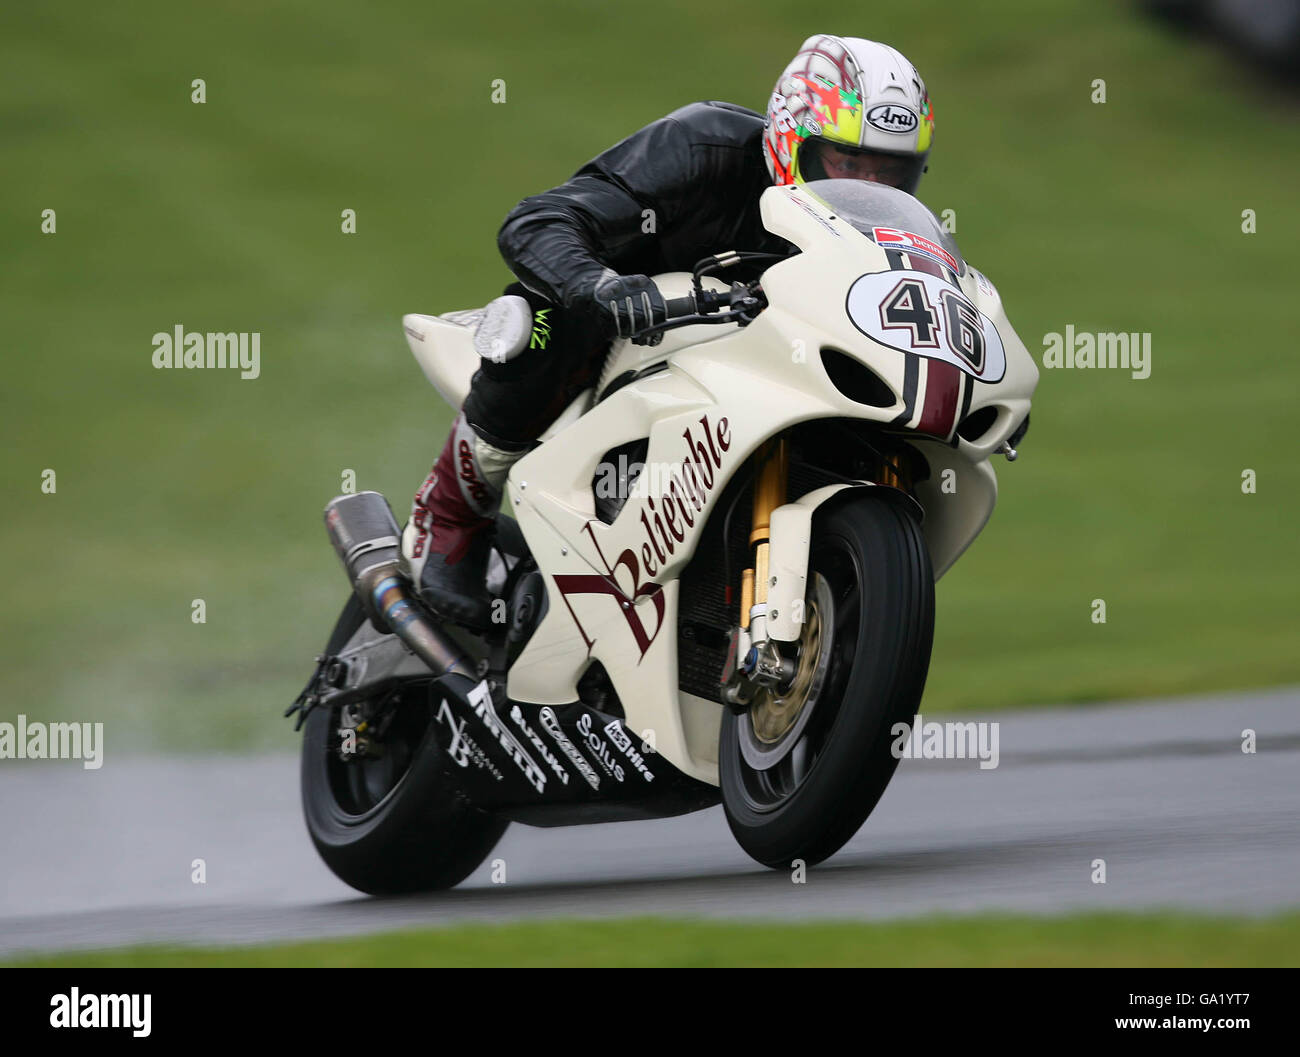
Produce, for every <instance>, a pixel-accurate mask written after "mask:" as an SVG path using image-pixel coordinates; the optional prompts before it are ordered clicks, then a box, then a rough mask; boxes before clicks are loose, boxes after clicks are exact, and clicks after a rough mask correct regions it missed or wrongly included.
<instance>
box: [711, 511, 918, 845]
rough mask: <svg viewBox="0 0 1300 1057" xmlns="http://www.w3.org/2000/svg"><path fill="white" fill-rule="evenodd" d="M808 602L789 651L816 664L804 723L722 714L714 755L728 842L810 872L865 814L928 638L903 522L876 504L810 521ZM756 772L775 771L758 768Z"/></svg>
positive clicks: (912, 547)
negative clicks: (813, 656)
mask: <svg viewBox="0 0 1300 1057" xmlns="http://www.w3.org/2000/svg"><path fill="white" fill-rule="evenodd" d="M809 588H810V591H809V598H808V600H807V603H806V606H807V609H806V611H805V625H804V628H805V638H804V640H803V641H802V642H801V647H800V648H801V650H802V651H805V652H806V651H808V650H810V649H812V650H817V651H818V652H819V653H820V654H821V655H822V656H821V662H820V664H819V667H818V673H817V676H816V678H813V679H809V680H806V681H805V684H804V685H805V686H806V687H811V688H812V689H810V690H809V691H808V697H807V699H806V701H805V703H804V704H803V705H802V709H803V710H810V714H806V715H805V714H804V713H803V711H800V712H799V713H798V716H797V718H796V719H793V720H792V719H790V718H789V713H790V711H791V710H790V708H789V705H788V702H787V701H785V700H779V699H778V700H777V701H776V705H777V706H780V707H773V708H769V709H767V710H766V711H765V712H764V711H755V705H754V704H751V706H750V709H749V710H747V711H745V712H743V713H740V714H736V713H733V712H731V711H730V710H728V711H727V712H725V713H724V715H723V719H722V730H721V737H720V742H719V760H718V764H719V776H720V781H721V786H722V802H723V807H724V810H725V812H726V816H727V822H728V824H729V825H730V827H731V832H732V834H733V835H734V836H735V838H736V840H737V842H739V844H740V846H741V847H742V848H744V850H745V851H746V852H747V853H748V854H749V855H750V856H751V857H752V858H754V859H756V860H757V861H758V862H760V863H763V864H764V865H765V866H770V867H773V868H785V867H788V866H789V865H790V864H791V863H792V862H793V861H794V860H796V859H800V860H802V861H803V862H804V863H805V864H806V865H808V866H812V865H814V864H815V863H818V862H821V861H822V860H824V859H826V858H828V857H829V856H831V855H833V854H834V853H835V852H837V851H838V850H839V849H840V848H841V847H842V846H843V845H844V843H845V842H846V841H848V840H849V838H850V837H852V836H853V835H854V834H855V833H856V832H857V831H858V829H859V828H860V827H861V826H862V823H863V822H865V821H866V819H867V816H868V815H870V814H871V811H872V810H873V809H874V808H875V806H876V803H877V801H879V799H880V797H881V795H882V794H883V793H884V791H885V787H886V786H887V785H888V784H889V780H890V778H892V777H893V774H894V770H895V768H896V767H897V766H898V758H897V757H896V756H895V755H894V753H893V752H892V751H891V749H892V745H893V743H894V741H895V740H896V739H895V736H894V735H893V733H892V729H893V727H894V725H895V724H897V723H906V724H908V725H910V724H911V721H912V717H913V716H915V714H916V710H917V707H918V706H919V704H920V701H921V692H922V690H923V689H924V687H925V677H926V673H927V671H928V669H929V664H930V648H931V644H932V641H933V637H934V573H933V569H932V567H931V564H930V556H929V552H928V551H927V549H926V546H925V540H924V537H923V536H922V535H921V529H920V526H919V525H918V524H917V522H916V520H915V518H914V517H913V516H912V514H911V512H910V511H909V510H908V509H906V508H905V507H904V505H903V504H901V503H899V502H895V501H892V500H891V499H889V498H885V497H876V496H867V497H864V498H860V499H856V500H853V501H850V502H847V503H843V504H841V505H838V506H834V507H832V508H831V509H829V510H824V511H818V513H817V514H816V515H815V518H814V522H813V537H812V547H811V551H810V555H809ZM810 633H812V634H815V639H814V641H811V642H810V641H809V638H808V636H809V634H810ZM826 634H830V635H831V641H830V646H829V650H826V645H825V642H824V636H825V635H826ZM801 659H802V658H801ZM759 705H760V709H761V708H762V704H761V702H760V703H759ZM773 716H777V717H780V719H781V722H780V723H779V724H777V726H776V727H774V726H773V722H772V717H773ZM745 724H748V725H749V726H748V729H746V728H745V726H744V725H745ZM782 725H784V727H785V732H784V733H783V734H782V733H781V727H782ZM774 731H775V733H774ZM782 738H784V739H787V741H788V743H787V744H785V745H782V744H781V739H782ZM769 758H770V759H778V760H779V762H776V763H773V764H770V765H767V766H764V765H765V764H766V762H767V759H769Z"/></svg>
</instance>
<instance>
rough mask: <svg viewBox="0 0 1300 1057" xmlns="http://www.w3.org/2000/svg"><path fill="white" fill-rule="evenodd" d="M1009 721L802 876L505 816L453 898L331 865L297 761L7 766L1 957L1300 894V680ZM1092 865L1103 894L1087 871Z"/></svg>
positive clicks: (1223, 907)
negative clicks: (548, 922) (993, 743)
mask: <svg viewBox="0 0 1300 1057" xmlns="http://www.w3.org/2000/svg"><path fill="white" fill-rule="evenodd" d="M957 718H961V719H970V718H979V717H968V716H962V717H957ZM994 718H998V719H999V720H1000V722H1001V730H1000V752H1001V759H1000V765H999V766H998V767H997V768H996V769H995V770H981V769H980V768H979V766H978V762H977V761H973V760H966V761H932V760H904V761H903V763H902V764H901V765H900V768H899V771H898V774H897V776H896V777H895V779H894V782H893V784H892V785H891V786H890V788H889V790H888V791H887V792H886V794H885V797H884V799H883V800H882V801H881V803H880V805H879V807H878V808H877V809H876V812H875V814H874V815H873V816H872V817H871V819H869V820H868V822H867V824H866V826H864V827H863V829H862V830H861V831H860V832H859V833H858V835H857V836H856V837H855V838H854V839H853V840H852V841H851V842H850V843H849V844H848V845H847V846H846V847H845V848H844V850H842V851H841V852H840V853H839V854H838V855H836V856H835V857H834V858H833V859H831V860H830V861H829V862H828V863H826V864H824V865H823V866H822V867H820V868H818V869H815V870H812V871H810V872H809V874H808V879H807V883H806V884H800V885H797V884H793V883H792V882H791V879H790V877H789V875H788V874H783V873H774V872H770V871H767V870H764V869H762V868H761V867H759V866H757V865H756V864H754V863H752V862H751V861H750V860H749V859H748V858H747V857H746V856H745V855H744V854H743V853H742V852H741V851H740V850H739V848H737V847H736V845H735V843H734V841H733V840H732V838H731V834H730V833H729V831H728V829H727V825H726V821H725V819H724V818H723V816H722V811H721V809H720V808H714V809H712V810H710V811H707V812H703V813H701V814H698V815H691V816H686V817H683V818H677V819H666V820H662V821H655V822H633V823H620V824H612V825H604V826H585V827H579V828H572V829H561V830H539V829H531V828H528V827H525V826H518V825H516V826H512V827H511V829H510V830H509V831H507V833H506V836H505V838H504V839H503V841H502V843H501V844H500V845H499V846H498V849H497V851H496V852H495V853H494V857H499V858H501V859H504V860H505V863H506V878H507V882H508V883H506V884H504V885H494V884H491V883H490V878H489V872H488V868H487V867H486V866H485V867H484V868H482V869H480V871H479V872H478V873H477V874H475V875H474V877H473V878H471V879H470V881H468V882H466V884H465V885H464V886H462V887H461V888H459V889H457V890H455V891H453V892H448V893H443V894H440V895H434V896H428V897H421V898H409V899H401V900H371V899H367V898H364V897H360V896H358V894H357V893H354V892H353V891H352V890H351V889H348V888H347V887H345V886H344V885H343V884H341V883H340V882H338V881H336V880H335V879H334V877H333V876H332V875H331V874H330V873H329V872H328V870H327V869H326V868H325V867H324V866H323V865H322V864H321V863H320V861H319V860H318V859H317V857H316V854H315V851H314V850H313V849H312V847H311V844H310V842H309V840H308V838H307V834H306V831H305V829H304V827H303V823H302V818H301V815H300V812H299V804H298V788H297V763H296V758H295V757H293V756H291V755H274V756H262V757H256V758H194V759H164V760H157V759H127V758H117V757H115V756H114V755H113V753H112V745H111V742H110V743H109V744H108V745H107V747H106V754H105V764H104V766H103V768H102V769H101V770H98V771H87V770H84V769H82V767H81V765H80V763H78V762H75V761H68V762H62V763H44V762H28V761H22V762H17V761H9V760H6V761H4V762H3V763H0V805H3V808H4V810H3V811H2V812H0V849H2V851H0V854H2V855H3V865H2V866H0V956H4V955H11V954H13V953H15V952H19V951H24V950H33V949H44V950H54V949H62V948H97V947H112V946H118V945H122V944H128V943H139V942H145V941H172V942H185V943H204V944H231V943H250V942H255V941H261V940H267V939H281V938H312V937H322V936H334V935H343V934H350V933H363V932H372V931H379V930H383V929H392V928H398V927H404V926H410V925H436V924H449V923H455V922H465V921H476V920H503V919H515V918H525V917H557V916H582V917H598V916H610V915H626V914H638V915H650V914H654V915H674V916H682V915H686V916H705V917H749V918H761V919H767V920H772V919H786V920H792V919H799V918H815V917H840V918H845V917H851V918H885V917H899V916H915V915H924V914H932V913H968V912H974V911H987V910H1016V911H1024V912H1032V913H1056V912H1063V911H1072V910H1098V909H1129V908H1144V909H1147V908H1158V907H1165V908H1184V909H1195V910H1201V911H1210V912H1223V913H1247V914H1255V913H1263V912H1267V911H1271V910H1276V909H1279V908H1283V907H1294V906H1300V688H1295V689H1288V690H1279V691H1267V692H1258V693H1244V694H1234V695H1216V696H1213V697H1204V698H1189V699H1183V700H1178V701H1172V700H1169V701H1163V702H1158V703H1137V704H1129V705H1120V706H1108V707H1100V706H1093V707H1088V708H1077V709H1057V710H1050V711H1049V710H1042V711H1035V712H1020V713H1009V714H1002V715H1001V716H1000V717H994ZM1247 727H1249V728H1252V729H1254V730H1255V731H1256V732H1257V736H1258V752H1257V753H1255V754H1254V755H1246V754H1244V753H1243V752H1242V751H1241V732H1242V730H1243V728H1247ZM195 858H203V859H205V860H206V863H207V883H206V884H204V885H195V884H193V883H191V880H190V864H191V861H192V860H193V859H195ZM1098 858H1101V859H1105V860H1106V866H1107V883H1106V884H1104V885H1099V884H1093V883H1092V882H1091V873H1092V862H1093V860H1094V859H1098Z"/></svg>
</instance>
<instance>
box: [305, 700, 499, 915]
mask: <svg viewBox="0 0 1300 1057" xmlns="http://www.w3.org/2000/svg"><path fill="white" fill-rule="evenodd" d="M408 693H409V695H410V699H409V700H403V701H401V703H399V704H398V705H397V707H398V709H400V710H404V711H402V712H401V713H400V716H399V719H400V723H399V722H396V721H395V722H394V724H393V726H392V727H391V728H390V731H396V732H397V736H396V737H394V738H392V739H391V741H390V742H388V743H386V744H385V757H384V759H383V760H381V761H379V766H378V767H377V768H375V769H374V770H373V771H372V772H371V773H369V774H367V773H365V772H358V771H357V770H355V769H356V768H360V767H365V766H367V765H368V764H363V763H360V762H344V761H342V760H341V759H340V758H339V756H338V753H337V752H336V746H337V744H338V738H337V732H338V727H339V724H340V721H341V720H340V714H339V709H337V708H333V709H330V708H327V707H319V708H317V709H316V710H315V711H313V712H312V713H311V715H310V716H308V717H307V723H306V727H305V730H304V736H303V744H302V766H301V785H302V803H303V814H304V816H305V817H306V821H307V830H308V832H309V833H310V834H311V839H312V843H313V844H314V845H315V846H316V850H317V851H318V852H319V853H320V856H321V858H322V859H324V860H325V864H326V865H327V866H328V867H329V868H330V869H331V870H332V871H333V872H334V874H335V875H336V876H337V877H338V878H339V879H340V880H341V881H343V882H344V883H346V884H348V885H351V886H352V887H353V888H356V889H359V890H360V891H362V892H366V893H368V894H370V895H399V894H406V893H412V892H427V891H434V890H437V889H444V888H451V887H453V886H455V885H457V884H459V883H460V882H461V881H463V880H464V879H465V878H466V877H468V876H469V875H470V874H471V873H473V872H474V870H475V869H476V868H477V867H478V865H479V864H480V863H481V862H482V861H483V860H484V859H485V858H487V856H488V855H489V853H490V852H491V851H492V849H493V848H494V847H495V846H496V844H497V841H499V840H500V839H501V835H502V834H503V833H504V832H505V830H506V827H507V826H508V825H509V822H508V821H503V820H500V819H497V818H495V817H494V816H491V815H488V814H485V813H484V812H482V811H479V810H477V809H475V808H473V807H471V806H470V805H469V804H468V803H467V802H466V801H465V800H464V799H463V798H462V797H461V795H460V793H459V791H458V790H457V788H456V786H455V785H454V784H453V783H452V782H451V781H450V779H449V778H448V776H447V773H446V770H445V767H444V763H445V759H446V757H445V754H444V753H443V750H442V748H441V747H440V746H439V744H438V742H437V739H436V737H435V735H434V724H433V721H432V711H431V709H430V707H429V705H428V700H429V692H428V689H427V688H423V687H422V688H417V689H414V690H412V691H409V692H408ZM350 768H351V769H353V770H351V771H350V770H349V769H350ZM385 768H386V770H385Z"/></svg>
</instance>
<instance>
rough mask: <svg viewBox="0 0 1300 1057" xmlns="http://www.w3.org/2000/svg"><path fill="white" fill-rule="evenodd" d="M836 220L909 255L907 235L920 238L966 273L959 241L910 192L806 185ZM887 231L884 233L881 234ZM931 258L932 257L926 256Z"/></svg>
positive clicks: (847, 183)
mask: <svg viewBox="0 0 1300 1057" xmlns="http://www.w3.org/2000/svg"><path fill="white" fill-rule="evenodd" d="M803 186H804V190H805V191H807V192H809V193H810V194H813V195H815V196H816V197H817V198H819V199H820V200H821V201H822V202H824V203H825V204H826V205H827V206H829V207H830V208H831V209H832V210H833V211H834V213H835V215H836V216H839V217H841V218H843V219H844V220H847V221H848V222H849V223H850V224H852V225H853V226H854V227H855V228H857V229H858V230H859V231H860V232H862V234H864V235H866V236H867V238H869V239H873V240H874V241H875V242H876V243H878V244H879V245H881V246H884V247H886V248H891V245H890V244H891V243H892V248H897V249H900V250H903V251H904V252H908V251H909V249H910V247H909V245H908V240H907V239H906V238H905V237H904V236H906V235H909V234H911V235H919V236H921V238H923V239H926V240H929V242H931V243H934V244H937V247H938V248H939V250H941V251H942V252H941V253H939V254H937V255H936V256H937V257H938V258H939V259H942V260H944V262H945V263H948V261H949V260H950V261H951V262H953V263H951V264H950V265H949V266H950V267H952V268H953V271H955V272H957V274H958V275H961V274H963V273H964V272H965V271H966V265H965V264H964V263H963V261H962V256H961V250H959V249H958V248H957V240H956V239H954V238H953V237H952V235H950V234H949V233H948V232H946V231H944V230H943V227H942V225H941V224H940V223H939V219H938V218H937V217H936V216H935V215H934V214H933V213H931V212H930V211H929V210H928V209H926V207H925V206H923V205H922V204H921V203H920V202H919V201H917V200H916V199H915V198H913V197H912V196H911V195H909V194H908V193H907V192H906V191H900V190H899V189H898V188H896V187H890V186H889V185H888V184H880V183H872V182H871V181H868V180H813V181H810V182H809V183H806V184H804V185H803ZM878 229H883V231H878ZM926 255H927V256H930V254H928V253H927V254H926Z"/></svg>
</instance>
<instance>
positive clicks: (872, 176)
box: [799, 136, 925, 194]
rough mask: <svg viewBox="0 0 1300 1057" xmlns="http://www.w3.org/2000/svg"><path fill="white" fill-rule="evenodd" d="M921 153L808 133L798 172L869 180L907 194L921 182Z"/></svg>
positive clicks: (815, 177)
mask: <svg viewBox="0 0 1300 1057" xmlns="http://www.w3.org/2000/svg"><path fill="white" fill-rule="evenodd" d="M924 167H925V155H924V154H886V153H885V152H883V151H878V150H870V149H869V148H867V147H850V146H849V145H848V144H845V143H833V142H831V141H830V140H828V139H826V138H825V137H823V136H809V137H808V138H807V139H806V140H804V141H803V143H802V144H801V145H800V147H799V175H800V176H802V177H803V179H804V180H806V181H811V180H868V181H870V182H872V183H882V184H888V185H889V186H890V187H897V188H899V189H901V190H903V191H906V192H908V193H909V194H911V193H913V192H915V190H916V186H917V184H919V183H920V182H921V171H922V169H923V168H924Z"/></svg>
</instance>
